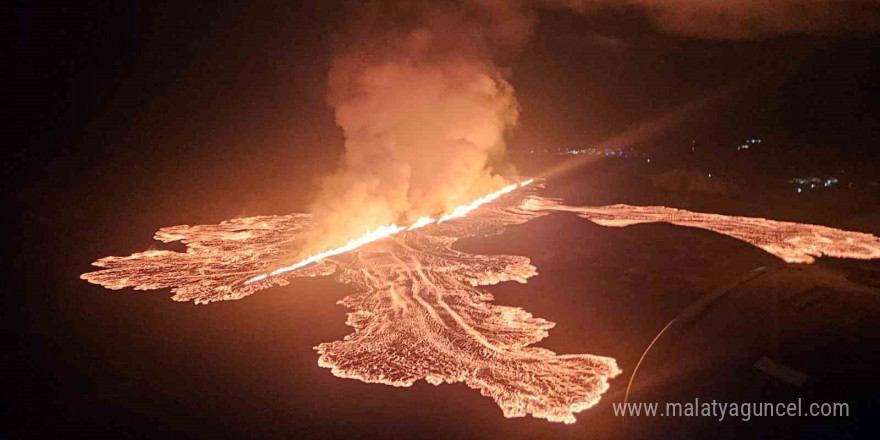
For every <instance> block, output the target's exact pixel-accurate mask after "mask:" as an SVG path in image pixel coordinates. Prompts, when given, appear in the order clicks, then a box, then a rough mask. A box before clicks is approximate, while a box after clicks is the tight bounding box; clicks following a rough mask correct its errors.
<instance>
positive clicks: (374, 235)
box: [244, 179, 535, 284]
mask: <svg viewBox="0 0 880 440" xmlns="http://www.w3.org/2000/svg"><path fill="white" fill-rule="evenodd" d="M534 181H535V179H528V180H525V181H523V182H521V183H519V184H516V183H513V184H510V185H507V186H505V187H504V188H501V189H499V190H498V191H495V192H493V193H491V194H489V195H486V196H484V197H481V198H479V199H477V200H474V201H473V202H471V203H469V204H467V205H461V206H458V207H456V208H455V209H453V210H452V212H450V213H449V214H446V215H443V216H441V217H440V219H439V220H434V219H433V218H431V217H421V218H419V219H418V220H416V221H415V223H413V224H412V225H410V226H409V227H402V226H397V225H396V224H390V225H385V226H380V227H379V228H378V229H376V230H374V231H372V232H368V233H366V234H364V235H363V236H361V237H358V238H355V239H353V240H351V241H349V242H348V243H346V244H344V245H342V246H339V247H337V248H333V249H329V250H326V251H324V252H321V253H318V254H315V255H311V256H309V257H307V258H305V259H303V260H301V261H298V262H296V263H294V264H291V265H290V266H285V267H280V268H278V269H275V270H273V271H272V272H269V273H268V274H262V275H257V276H255V277H253V278H250V279H248V280H247V281H245V282H244V283H245V284H251V283H255V282H257V281H262V280H265V279H266V278H268V277H271V276H275V275H279V274H282V273H285V272H290V271H292V270H297V269H299V268H302V267H305V266H308V265H309V264H312V263H316V262H318V261H321V260H323V259H325V258H327V257H332V256H334V255H339V254H343V253H346V252H349V251H352V250H355V249H357V248H359V247H361V246H363V245H365V244H367V243H372V242H374V241H376V240H381V239H383V238H386V237H390V236H392V235H394V234H397V233H398V232H401V231H404V230H408V231H412V230H415V229H419V228H422V227H424V226H427V225H429V224H431V223H434V222H436V223H443V222H445V221H447V220H451V219H454V218H459V217H464V216H465V215H467V214H468V213H469V212H471V211H473V210H475V209H477V208H479V207H480V206H482V205H485V204H486V203H489V202H491V201H493V200H496V199H498V198H499V197H501V196H503V195H504V194H507V193H509V192H511V191H513V190H515V189H517V188H522V187H525V186H527V185H529V184H531V183H532V182H534Z"/></svg>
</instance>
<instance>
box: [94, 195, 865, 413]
mask: <svg viewBox="0 0 880 440" xmlns="http://www.w3.org/2000/svg"><path fill="white" fill-rule="evenodd" d="M528 183H531V181H526V182H523V184H520V185H513V186H512V187H505V188H504V189H502V190H501V191H503V192H501V191H499V192H498V193H493V194H490V195H489V196H486V197H484V198H482V199H479V200H477V201H475V202H474V203H472V204H470V205H466V207H465V208H462V209H460V210H458V209H457V210H454V211H453V212H452V213H450V214H448V215H446V216H442V217H440V218H439V219H436V221H434V219H430V218H429V219H419V220H417V221H416V222H415V223H413V224H412V225H410V226H409V227H408V228H403V227H396V226H395V227H394V228H392V229H389V230H387V231H392V233H389V234H387V235H385V236H384V237H382V234H376V235H375V236H370V237H369V238H370V239H364V240H363V241H359V242H355V243H354V244H355V245H352V247H351V248H350V250H348V252H349V253H350V257H347V258H345V259H340V260H337V259H335V258H334V256H335V255H338V254H339V253H341V252H345V251H340V252H336V253H332V254H331V253H329V252H331V251H328V253H327V254H326V255H325V256H324V257H323V258H313V260H312V261H309V263H306V264H304V265H301V266H299V267H298V268H296V269H295V270H294V269H290V270H288V271H281V272H278V273H277V274H276V275H274V276H270V274H271V273H272V272H273V271H275V270H278V269H277V268H279V267H281V268H289V267H291V266H285V263H284V262H285V261H289V258H290V255H291V254H295V252H292V251H291V249H292V248H293V249H296V248H297V246H301V245H302V243H303V241H304V239H305V237H306V236H308V234H309V233H310V232H311V231H313V230H314V228H315V223H314V221H313V219H312V218H311V216H309V215H305V214H292V215H283V216H262V217H251V218H243V219H234V220H228V221H224V222H222V223H220V224H218V225H197V226H187V225H184V226H173V227H168V228H162V229H160V230H159V231H158V232H157V233H156V236H155V238H156V239H157V240H160V241H163V242H173V241H181V242H183V243H184V244H186V246H187V250H186V252H172V251H164V250H151V251H147V252H141V253H136V254H133V255H130V256H128V257H105V258H101V259H99V260H98V261H96V262H95V263H93V264H94V265H95V266H98V267H101V268H103V269H101V270H98V271H95V272H90V273H86V274H83V275H82V276H81V277H82V278H83V279H85V280H87V281H89V282H91V283H95V284H100V285H102V286H104V287H106V288H109V289H122V288H125V287H132V288H134V289H136V290H150V289H162V288H170V289H171V292H172V293H173V294H174V296H173V297H172V299H174V300H175V301H194V302H195V303H197V304H207V303H210V302H213V301H223V300H234V299H240V298H243V297H245V296H248V295H250V294H253V293H255V292H257V291H260V290H263V289H267V288H270V287H273V286H279V285H285V284H288V283H289V280H290V279H294V278H300V277H314V276H319V275H320V276H334V279H335V280H337V281H339V282H341V283H345V284H348V285H350V286H352V287H354V289H355V293H354V294H351V295H349V296H346V297H345V298H343V299H342V300H340V301H339V303H340V304H342V305H344V306H346V307H348V308H349V309H350V310H351V312H349V313H348V320H347V321H346V323H347V324H348V325H349V326H351V327H352V328H353V329H354V332H353V333H352V334H350V335H348V336H346V337H345V338H343V339H342V340H338V341H333V342H328V343H323V344H320V345H318V346H317V347H315V349H316V350H317V351H318V353H319V358H318V364H319V365H320V366H322V367H326V368H329V369H331V371H332V373H333V374H334V375H336V376H338V377H344V378H352V379H357V380H360V381H363V382H368V383H382V384H386V385H392V386H404V387H405V386H410V385H412V384H413V383H415V382H416V381H418V380H425V381H427V382H429V383H431V384H434V385H439V384H441V383H455V382H463V383H465V384H466V385H467V386H468V387H470V388H473V389H477V390H479V391H480V393H481V394H483V395H484V396H487V397H491V398H492V399H494V400H495V402H496V403H497V404H498V406H499V407H500V408H501V409H502V411H503V412H504V415H505V416H506V417H521V416H526V415H531V416H533V417H537V418H543V419H547V420H549V421H554V422H565V423H572V422H574V421H575V417H574V414H575V413H577V412H579V411H582V410H585V409H587V408H589V407H591V406H593V405H595V404H596V403H597V402H598V401H599V399H600V397H601V396H602V394H603V393H604V392H605V391H606V390H607V389H608V387H609V383H608V382H609V380H610V379H612V378H614V377H616V376H617V375H619V374H620V372H621V371H620V369H619V368H618V366H617V363H616V361H615V360H614V359H612V358H609V357H603V356H596V355H591V354H566V355H557V354H556V353H554V352H552V351H550V350H547V349H544V348H539V347H531V345H532V344H535V343H537V342H539V341H541V340H542V339H544V338H545V337H547V336H548V331H549V329H551V328H552V327H553V326H554V323H552V322H550V321H547V320H544V319H541V318H536V317H534V316H532V315H531V314H530V313H528V312H526V311H525V310H522V309H520V308H518V307H509V306H501V305H497V304H494V303H493V297H492V294H491V293H489V292H487V291H486V290H485V288H484V287H483V286H486V285H491V284H497V283H501V282H505V281H517V282H520V283H525V282H526V281H527V279H528V278H530V277H532V276H535V275H537V269H536V267H535V266H533V265H532V264H530V261H529V259H528V258H526V257H523V256H516V255H481V254H468V253H464V252H460V251H457V250H455V249H453V244H454V243H455V242H456V241H457V240H459V239H461V238H464V237H474V236H486V235H491V234H498V233H501V232H503V231H504V230H505V229H506V228H507V227H509V226H512V225H519V224H524V223H526V222H529V221H531V220H533V219H535V218H538V217H542V216H544V215H548V214H550V213H552V212H554V211H568V212H574V213H577V214H578V215H579V216H581V217H584V218H588V219H590V220H591V221H593V222H595V223H597V224H599V225H604V226H626V225H631V224H636V223H646V222H669V223H673V224H677V225H682V226H686V227H697V228H703V229H709V230H713V231H715V232H718V233H721V234H725V235H729V236H732V237H735V238H738V239H740V240H744V241H746V242H748V243H751V244H753V245H755V246H758V247H760V248H761V249H763V250H765V251H767V252H770V253H772V254H774V255H776V256H778V257H779V258H781V259H784V260H786V261H790V262H803V263H808V262H810V261H812V260H813V258H815V257H818V256H822V255H829V256H835V257H841V258H880V238H878V237H876V236H873V235H870V234H865V233H860V232H849V231H843V230H839V229H834V228H829V227H824V226H816V225H804V224H798V223H791V222H778V221H773V220H766V219H757V218H749V217H735V216H723V215H717V214H702V213H695V212H691V211H685V210H677V209H673V208H666V207H662V206H659V207H658V206H654V207H639V206H628V205H613V206H604V207H571V206H565V205H563V204H562V203H561V202H560V201H557V200H551V199H547V198H543V197H540V196H538V195H537V194H536V189H535V188H536V187H539V186H541V185H540V184H536V185H530V186H529V187H527V188H523V187H524V186H526V185H527V184H528ZM517 188H520V189H519V190H516V189H517ZM514 190H516V191H514ZM502 196H503V197H502ZM451 215H454V217H450V216H451ZM447 217H448V218H447ZM451 218H456V219H457V220H456V221H447V220H450V219H451ZM429 225H430V227H428V226H429ZM380 238H381V239H380ZM334 251H336V250H334ZM319 255H321V254H319ZM305 261H308V259H307V260H305ZM300 263H302V262H300ZM300 263H297V264H300ZM260 274H262V275H260ZM263 276H264V277H263ZM260 277H262V278H260ZM255 278H258V279H255ZM249 280H252V281H251V282H250V283H246V282H245V281H249ZM585 331H588V329H585Z"/></svg>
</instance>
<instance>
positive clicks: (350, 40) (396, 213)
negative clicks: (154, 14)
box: [306, 0, 880, 251]
mask: <svg viewBox="0 0 880 440" xmlns="http://www.w3.org/2000/svg"><path fill="white" fill-rule="evenodd" d="M878 1H880V0H840V1H836V0H724V1H712V0H414V1H404V0H373V1H368V2H357V3H356V6H354V7H353V9H352V10H351V11H350V14H351V17H352V23H351V26H350V32H348V33H347V35H346V37H345V38H344V39H343V40H342V41H343V44H340V50H338V51H337V56H336V58H335V59H334V61H333V64H332V67H331V71H330V78H329V95H330V96H329V102H330V104H331V105H332V106H333V108H334V109H335V112H336V122H337V124H338V125H339V127H341V128H342V131H343V134H344V136H345V155H344V157H343V159H342V163H341V164H340V167H339V169H338V170H337V171H336V172H335V173H334V174H332V175H330V176H328V177H327V178H325V179H324V181H323V183H322V189H321V190H320V191H319V193H318V194H317V197H316V198H315V200H314V202H313V203H312V205H311V212H312V213H313V214H314V218H315V220H316V221H317V224H318V228H317V233H316V234H315V236H314V237H313V238H312V240H310V244H309V245H307V249H306V250H307V251H317V250H319V249H323V248H327V247H330V246H335V245H339V244H342V243H344V242H345V241H347V240H348V239H351V238H353V237H357V236H360V235H363V234H365V233H367V232H369V231H371V230H373V229H375V228H377V227H379V226H381V225H386V224H390V223H397V224H401V225H405V224H408V223H410V222H412V221H414V220H415V219H417V218H419V217H421V216H425V215H436V214H439V213H441V212H446V211H449V210H451V209H452V208H454V207H455V206H458V205H461V204H464V203H467V202H469V201H470V200H472V199H474V198H476V197H479V196H482V195H484V194H486V193H488V192H491V191H493V190H495V189H497V188H498V187H500V186H501V185H503V184H504V183H505V182H504V179H503V178H502V177H500V174H501V173H506V174H509V173H510V172H511V169H510V168H499V167H505V166H506V165H504V162H503V156H504V141H505V135H506V134H507V133H508V132H509V131H510V129H511V128H513V127H514V126H515V125H516V122H517V118H518V115H519V106H518V104H517V101H516V98H515V96H514V89H513V87H512V86H511V84H510V82H509V81H508V75H507V71H506V70H505V69H504V68H503V65H504V63H505V62H506V61H507V60H509V57H510V56H511V55H512V54H513V53H515V52H516V50H517V49H518V48H519V47H521V46H522V45H523V44H524V43H525V42H526V40H527V39H528V38H529V36H530V34H531V31H532V28H533V25H534V21H535V19H534V16H535V14H533V13H532V11H534V10H536V9H540V8H562V9H569V10H573V11H576V12H579V13H584V14H595V13H602V12H603V11H605V10H607V9H608V8H620V7H625V8H638V9H640V10H642V11H643V12H644V13H645V14H646V16H648V17H650V18H651V19H652V20H653V21H654V22H655V23H656V24H657V25H658V26H659V27H661V28H663V29H665V30H667V31H670V32H673V33H679V34H683V35H687V36H692V37H700V38H726V39H735V38H755V37H770V36H775V35H781V34H789V33H819V34H825V33H841V32H870V31H874V30H876V29H877V28H878V23H880V20H878V13H877V9H878V8H877V6H878Z"/></svg>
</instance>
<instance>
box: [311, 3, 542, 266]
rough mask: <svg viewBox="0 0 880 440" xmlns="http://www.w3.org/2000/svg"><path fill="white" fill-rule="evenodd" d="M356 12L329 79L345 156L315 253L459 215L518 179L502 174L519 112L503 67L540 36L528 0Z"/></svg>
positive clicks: (322, 199)
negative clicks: (391, 228) (394, 226)
mask: <svg viewBox="0 0 880 440" xmlns="http://www.w3.org/2000/svg"><path fill="white" fill-rule="evenodd" d="M351 15H352V16H353V17H356V18H355V19H354V20H353V24H352V25H351V32H350V35H349V36H348V38H347V39H345V40H344V41H345V43H344V44H341V45H340V46H341V48H342V49H341V50H340V51H339V54H338V55H337V57H336V58H335V59H334V61H333V64H332V68H331V71H330V77H329V93H330V96H329V102H330V104H331V105H332V106H333V108H334V109H335V113H336V122H337V124H338V125H339V127H341V128H342V131H343V134H344V136H345V154H344V157H343V159H342V163H341V165H340V168H339V169H338V171H336V172H335V173H334V174H333V175H331V176H329V177H327V178H326V179H325V180H324V181H323V184H322V189H321V190H320V191H319V193H318V195H317V197H315V199H314V202H313V203H312V205H311V209H310V211H311V212H312V213H313V215H314V219H315V221H316V222H317V224H318V228H317V230H316V233H315V235H314V236H313V237H312V240H311V242H310V243H309V246H308V247H309V250H310V251H319V250H321V249H326V248H329V247H335V246H338V245H341V244H342V243H345V242H346V241H347V240H349V239H351V238H353V237H358V236H361V235H363V234H365V233H367V232H369V231H372V230H374V229H376V228H377V227H379V226H380V225H386V224H391V223H398V224H401V223H412V222H414V221H415V220H416V219H418V218H420V217H422V216H433V215H436V214H439V213H443V212H448V211H450V210H451V209H453V208H454V207H456V206H458V205H461V204H464V203H467V202H468V201H470V200H473V199H474V198H476V197H479V196H480V195H482V194H486V193H488V192H490V191H493V190H496V189H498V188H500V187H502V186H504V185H505V184H507V183H508V182H506V181H505V179H503V178H502V177H500V176H499V174H498V172H500V171H503V172H508V173H509V172H510V168H502V169H500V170H499V168H498V167H499V166H501V167H506V165H505V164H504V162H503V155H504V141H505V139H504V137H505V133H506V132H507V131H508V130H509V129H510V128H512V127H513V126H514V125H515V124H516V122H517V117H518V113H519V107H518V104H517V101H516V99H515V97H514V90H513V87H512V86H511V85H510V83H509V82H508V80H507V78H506V74H505V71H504V69H502V68H501V67H499V65H498V64H497V63H496V60H497V59H498V58H500V57H503V56H504V54H506V53H509V52H510V51H511V50H514V49H515V48H516V47H518V46H519V45H520V44H522V42H523V41H525V38H526V37H527V36H528V34H529V32H530V29H531V21H530V20H529V18H528V16H527V15H526V14H524V13H523V10H522V8H521V7H520V3H519V2H503V1H486V0H461V1H439V2H438V1H416V2H402V1H396V2H395V1H374V2H367V3H366V4H365V5H360V6H358V7H357V8H356V9H355V10H353V11H351Z"/></svg>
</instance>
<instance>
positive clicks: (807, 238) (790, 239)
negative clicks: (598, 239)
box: [554, 205, 880, 263]
mask: <svg viewBox="0 0 880 440" xmlns="http://www.w3.org/2000/svg"><path fill="white" fill-rule="evenodd" d="M554 209H557V210H563V211H573V212H577V213H578V214H579V215H580V216H581V217H583V218H587V219H590V221H592V222H594V223H597V224H599V225H602V226H616V227H622V226H629V225H634V224H639V223H656V222H664V223H671V224H674V225H680V226H687V227H691V228H700V229H708V230H710V231H714V232H717V233H719V234H724V235H727V236H730V237H733V238H736V239H739V240H742V241H744V242H746V243H749V244H751V245H753V246H756V247H758V248H761V249H763V250H764V251H765V252H767V253H769V254H773V255H775V256H777V257H779V258H780V259H782V260H785V261H786V262H788V263H812V262H813V261H814V260H815V259H816V257H822V256H829V257H837V258H853V259H861V260H869V259H873V258H880V237H876V236H874V235H871V234H866V233H862V232H852V231H844V230H841V229H835V228H829V227H827V226H819V225H807V224H803V223H793V222H782V221H777V220H768V219H764V218H755V217H739V216H731V215H721V214H705V213H701V212H693V211H687V210H684V209H675V208H667V207H665V206H630V205H612V206H598V207H582V208H575V207H570V206H557V207H555V208H554Z"/></svg>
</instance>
